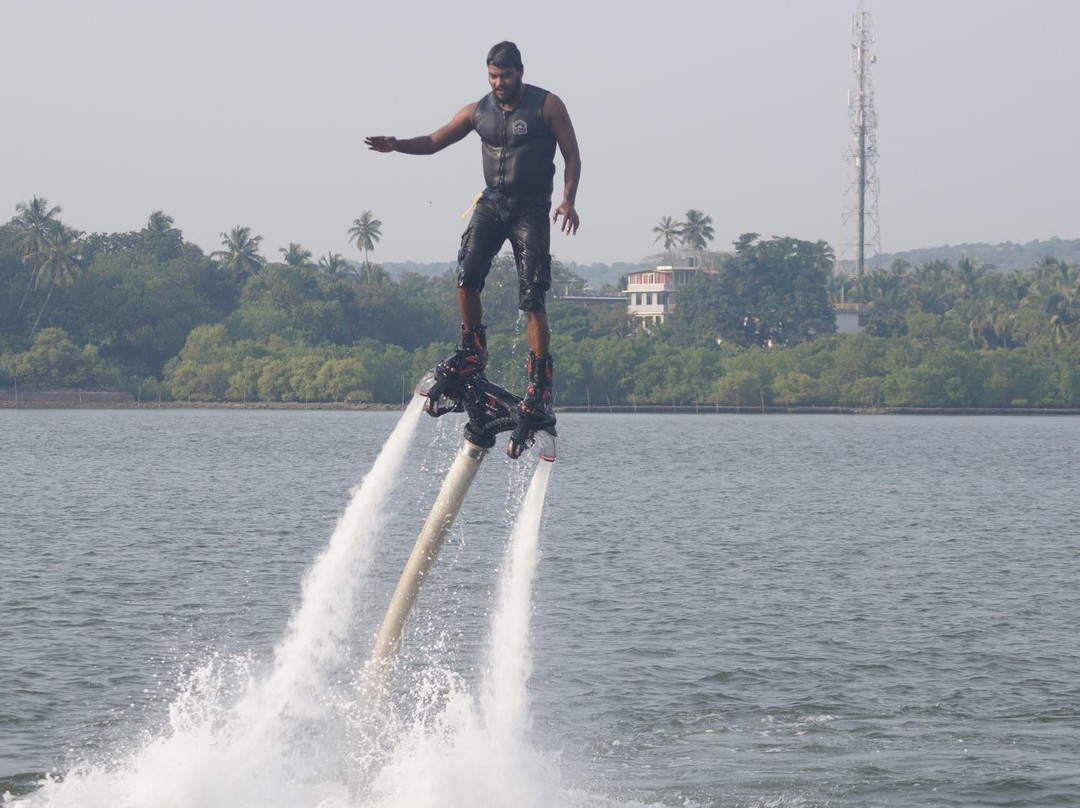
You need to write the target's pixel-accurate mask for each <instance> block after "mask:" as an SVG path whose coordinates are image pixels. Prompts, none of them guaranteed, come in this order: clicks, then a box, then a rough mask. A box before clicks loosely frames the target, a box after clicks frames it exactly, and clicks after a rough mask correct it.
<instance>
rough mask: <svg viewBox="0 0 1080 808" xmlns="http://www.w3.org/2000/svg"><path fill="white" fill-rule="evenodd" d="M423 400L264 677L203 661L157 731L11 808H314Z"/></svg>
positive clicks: (316, 575)
mask: <svg viewBox="0 0 1080 808" xmlns="http://www.w3.org/2000/svg"><path fill="white" fill-rule="evenodd" d="M423 401H424V399H423V398H421V397H420V396H416V397H414V398H413V400H412V402H411V403H410V404H409V406H408V408H407V409H406V410H405V412H404V414H403V415H402V417H401V419H400V420H399V421H398V424H397V426H396V427H395V429H394V431H393V433H392V434H391V435H390V437H389V438H388V439H387V441H386V444H385V445H384V446H383V449H382V451H381V452H380V453H379V456H378V458H377V459H376V460H375V463H374V465H373V466H372V468H371V471H370V472H369V473H368V474H367V475H366V476H365V478H364V480H363V482H362V483H361V484H360V485H358V486H357V487H356V488H355V489H354V491H353V494H352V498H351V500H350V502H349V504H348V506H347V507H346V509H345V512H344V513H343V514H342V516H341V518H340V519H339V521H338V524H337V526H336V527H335V529H334V532H333V535H332V536H331V538H330V542H329V543H328V545H327V547H326V549H325V550H323V552H322V554H321V555H320V556H319V557H318V558H317V559H316V560H315V562H314V563H313V564H312V566H311V568H310V569H309V571H308V572H307V574H306V576H305V579H304V582H303V588H302V596H301V599H300V604H299V606H298V608H297V610H296V611H295V612H294V614H293V616H292V619H291V620H290V622H289V625H288V627H287V629H286V631H285V634H284V637H283V639H282V640H281V641H280V642H279V644H278V645H277V647H276V648H275V651H274V659H273V664H272V666H271V669H270V672H269V674H267V675H260V674H259V673H257V667H258V666H257V665H256V662H255V660H252V659H249V658H246V657H211V658H210V659H207V660H206V661H204V662H203V664H202V665H200V666H199V667H198V668H197V669H196V670H195V671H193V672H192V673H190V674H189V675H187V676H186V677H185V679H184V680H183V682H182V683H181V686H180V689H179V693H178V695H177V697H176V698H175V700H174V701H173V703H172V704H171V705H170V706H169V716H168V718H169V720H168V727H167V728H166V729H165V730H164V731H162V732H160V733H158V734H156V735H150V736H148V737H145V738H142V739H139V740H137V741H135V742H134V743H133V744H132V748H131V749H130V750H128V751H127V752H126V753H125V752H119V753H117V754H116V755H115V759H113V760H110V761H107V762H104V763H101V762H94V763H87V764H83V765H81V766H79V767H77V768H76V769H74V770H73V771H71V772H69V773H68V774H67V775H65V777H64V778H63V780H62V781H60V780H49V781H47V782H46V783H45V784H44V785H43V787H42V788H41V789H40V790H39V791H37V792H35V793H34V794H32V795H30V796H29V797H27V798H26V799H25V801H20V802H19V804H20V805H22V804H24V802H25V804H26V805H27V806H43V807H47V808H68V806H71V808H128V806H130V807H131V808H171V807H172V806H177V808H180V806H184V807H185V808H187V807H188V806H199V808H217V807H218V806H220V807H221V808H240V806H248V805H251V806H256V805H258V806H274V805H282V806H285V805H288V806H303V805H312V806H314V805H316V804H318V803H319V802H320V801H321V800H323V799H325V798H326V797H327V796H333V795H334V794H335V793H340V792H341V791H342V786H341V785H340V784H339V782H340V781H339V779H337V776H338V775H340V770H341V768H342V766H343V763H342V762H341V750H343V749H344V730H343V727H342V726H341V724H342V714H343V710H342V707H341V705H342V702H343V699H346V698H348V695H349V694H348V692H347V690H346V686H347V685H348V684H349V683H350V680H349V676H348V674H347V671H346V665H345V663H346V661H347V660H348V653H347V638H348V629H349V626H350V623H351V620H352V616H353V611H354V604H355V598H356V594H357V592H358V591H359V590H360V587H361V586H362V584H363V578H364V577H365V575H366V574H367V571H368V569H369V567H370V564H371V560H372V557H373V551H374V548H375V545H376V542H377V540H378V538H379V534H380V532H381V530H382V527H383V523H384V515H385V514H386V512H387V509H386V500H387V498H388V496H389V494H390V493H391V491H392V490H393V488H394V485H395V483H396V481H397V478H398V474H399V472H400V470H401V467H402V464H403V462H404V460H405V457H406V454H407V452H408V449H409V446H410V445H411V443H412V441H413V438H414V436H415V433H416V426H417V422H418V421H419V416H420V413H421V411H422V409H423Z"/></svg>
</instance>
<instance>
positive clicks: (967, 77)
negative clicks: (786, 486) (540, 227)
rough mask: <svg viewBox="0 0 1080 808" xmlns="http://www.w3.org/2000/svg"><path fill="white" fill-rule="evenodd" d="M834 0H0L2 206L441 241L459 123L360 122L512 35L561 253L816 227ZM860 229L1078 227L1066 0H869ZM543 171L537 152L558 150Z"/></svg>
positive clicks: (463, 192)
mask: <svg viewBox="0 0 1080 808" xmlns="http://www.w3.org/2000/svg"><path fill="white" fill-rule="evenodd" d="M857 7H858V2H857V0H757V1H756V2H750V0H744V1H743V2H737V3H736V2H725V1H724V0H716V1H715V2H707V1H706V0H698V1H697V2H690V1H689V0H665V2H655V1H654V2H644V1H643V0H642V1H640V2H639V1H638V0H623V1H622V2H614V0H612V1H611V2H594V1H593V0H579V2H576V3H571V4H565V3H513V4H512V3H492V2H478V1H477V0H457V2H443V1H442V0H416V2H413V3H393V2H390V3H373V2H364V0H353V2H343V1H342V0H337V1H335V2H330V0H305V2H302V3H300V2H295V1H290V2H285V1H284V0H263V1H262V2H258V1H257V0H212V1H211V0H170V2H159V1H158V0H94V2H84V0H52V1H51V2H47V3H16V2H14V0H2V1H0V70H2V75H3V81H2V82H0V109H2V110H3V124H2V126H0V155H2V161H0V221H6V220H7V219H8V218H10V217H11V216H13V215H14V214H15V205H16V203H18V202H25V201H28V200H29V199H30V198H31V197H32V196H34V195H40V196H44V197H46V198H47V199H48V201H49V202H50V203H51V204H54V205H61V206H62V207H63V213H62V215H61V218H62V219H63V220H64V221H65V222H66V223H67V224H69V225H72V226H74V227H77V228H79V229H81V230H84V231H88V232H92V231H107V232H112V231H124V230H136V229H138V228H140V227H142V225H143V224H144V223H145V221H146V218H147V216H148V214H149V213H150V212H151V211H153V210H164V211H165V212H166V213H168V214H170V215H171V216H173V217H174V218H175V220H176V226H177V227H179V228H180V229H181V230H182V231H183V232H184V235H185V237H186V238H187V239H188V240H190V241H194V242H195V243H197V244H199V245H200V246H201V247H202V248H203V249H204V250H207V251H208V252H209V251H212V250H215V249H218V248H219V246H220V242H221V236H220V234H221V232H222V231H227V230H229V229H231V228H232V227H234V226H236V225H246V226H249V227H251V228H252V231H253V232H254V233H256V234H261V235H262V236H263V237H264V241H263V250H262V252H263V254H264V255H265V256H266V257H267V258H269V259H277V258H279V257H280V254H279V252H278V249H279V248H281V247H285V246H287V245H288V243H289V242H292V241H295V242H299V243H300V244H302V245H303V246H304V247H306V248H307V249H309V250H311V251H312V252H313V253H314V254H315V255H316V256H322V255H326V254H327V253H328V252H339V253H342V254H344V255H345V256H346V257H349V258H356V257H359V255H360V254H359V253H358V252H357V251H356V249H355V248H354V247H353V246H352V245H350V244H349V242H348V238H347V235H346V231H347V229H348V227H349V225H350V223H351V222H352V220H353V219H355V218H356V217H357V216H359V215H360V213H361V212H362V211H364V210H368V209H370V210H372V211H373V212H374V213H375V215H376V217H378V218H379V219H381V220H382V223H383V239H382V242H381V243H380V244H379V246H378V248H377V250H376V252H375V254H374V258H375V260H382V261H404V260H410V259H411V260H415V261H421V262H427V261H443V260H445V261H447V262H448V263H449V262H451V261H453V259H454V256H455V255H456V252H457V245H458V240H459V237H460V234H461V230H462V228H463V224H464V223H463V221H462V220H461V219H460V218H459V217H460V215H461V213H462V211H464V210H465V208H466V207H467V206H468V205H469V203H470V202H471V200H472V198H473V196H474V195H475V194H476V192H477V191H479V190H480V188H481V187H482V185H483V183H482V177H481V171H480V148H479V141H478V140H477V138H476V136H475V135H471V136H470V137H469V138H468V139H466V140H465V141H463V142H462V143H459V144H457V145H456V146H453V147H451V148H450V149H448V150H446V151H444V152H442V153H441V154H438V155H435V156H432V157H408V156H405V155H399V154H392V155H383V154H377V153H375V152H371V151H368V150H366V149H365V148H364V147H363V143H362V140H363V137H364V136H365V135H369V134H392V135H398V136H401V137H408V136H413V135H418V134H426V133H428V132H430V131H432V130H434V129H435V128H437V127H438V126H441V125H442V124H443V123H445V122H446V121H448V120H449V119H450V117H451V116H452V115H453V113H454V112H456V111H457V110H458V109H460V108H461V107H462V106H464V105H465V104H466V103H469V102H471V101H475V100H477V99H478V98H480V97H481V96H482V95H483V94H484V93H486V92H487V90H488V87H487V83H486V71H485V67H484V57H485V55H486V52H487V50H488V48H489V47H490V46H491V45H492V44H494V43H495V42H497V41H499V40H502V39H512V40H514V41H516V42H517V43H518V45H519V46H520V48H521V51H522V55H523V59H524V62H525V77H526V80H527V81H529V82H531V83H534V84H538V85H540V86H542V87H546V88H547V89H550V90H552V91H553V92H555V93H557V94H558V95H559V96H560V97H561V98H562V99H563V101H565V102H566V105H567V108H568V109H569V111H570V114H571V117H572V119H573V121H574V125H575V128H576V129H577V133H578V139H579V141H580V143H581V150H582V159H583V165H584V168H583V173H582V182H581V190H580V193H579V196H578V209H579V212H580V214H581V220H582V225H581V230H580V232H579V233H578V235H577V236H576V237H572V238H568V237H564V236H561V235H560V234H553V247H552V251H553V253H554V254H555V255H556V256H557V257H558V258H560V259H562V260H566V261H578V262H582V263H591V262H596V261H599V262H608V263H609V262H614V261H636V260H639V259H641V258H643V257H644V256H646V255H649V254H652V253H653V252H655V251H656V249H657V248H656V247H655V246H654V244H653V238H654V235H653V233H652V232H651V230H652V228H653V226H654V225H655V224H656V223H657V222H658V221H659V219H660V218H661V217H662V216H665V215H670V216H674V217H676V218H678V217H681V216H682V214H683V213H684V212H685V211H686V210H687V209H688V208H691V207H693V208H698V209H700V210H703V211H705V212H706V213H708V214H710V215H711V216H712V217H713V220H714V222H715V228H716V241H715V242H714V247H715V248H716V249H726V248H728V247H729V246H730V244H731V242H732V241H733V240H734V239H735V238H737V237H738V235H739V234H740V233H744V232H748V231H753V232H758V233H761V234H762V235H765V236H772V235H790V236H795V237H798V238H805V239H809V240H817V239H823V240H826V241H828V242H830V243H833V244H835V243H837V241H838V237H839V234H840V223H841V214H842V201H843V191H844V184H845V172H844V163H843V158H844V154H845V151H846V149H847V145H848V120H847V91H848V88H849V87H850V86H851V39H852V37H851V17H852V14H853V12H854V11H855V10H856V9H857ZM865 7H866V10H867V11H869V12H870V13H871V14H872V15H873V18H874V34H875V38H876V40H877V42H876V45H875V53H876V55H877V57H878V61H877V63H876V64H875V65H874V73H873V78H874V86H875V91H876V106H877V111H878V115H879V118H880V122H881V124H880V128H879V130H878V149H879V154H880V157H879V161H878V173H879V177H880V182H881V197H880V221H881V235H882V246H883V248H884V250H885V251H887V252H892V251H897V250H903V249H909V248H916V247H929V246H936V245H940V244H947V243H948V244H958V243H962V242H969V241H970V242H977V241H984V242H993V243H996V242H1000V241H1016V242H1023V241H1029V240H1032V239H1041V238H1049V237H1053V236H1058V237H1061V238H1076V237H1080V222H1078V218H1077V214H1078V208H1080V204H1078V202H1077V191H1076V188H1077V186H1078V184H1080V147H1078V146H1077V143H1078V141H1080V105H1078V104H1077V98H1078V97H1080V86H1078V85H1080V81H1078V76H1080V68H1078V67H1077V59H1076V41H1077V36H1078V32H1080V3H1078V2H1075V0H1034V1H1033V2H1026V3H1022V2H1019V0H905V1H904V2H902V3H901V2H895V1H894V2H888V3H887V2H885V0H867V2H866V4H865ZM558 171H559V174H558V181H557V188H558V186H559V182H561V175H562V163H561V160H560V161H559V168H558Z"/></svg>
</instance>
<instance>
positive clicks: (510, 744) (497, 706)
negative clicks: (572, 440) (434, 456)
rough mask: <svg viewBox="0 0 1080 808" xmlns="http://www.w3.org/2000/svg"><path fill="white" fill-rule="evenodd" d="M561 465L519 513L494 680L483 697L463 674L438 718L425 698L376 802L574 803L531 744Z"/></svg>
mask: <svg viewBox="0 0 1080 808" xmlns="http://www.w3.org/2000/svg"><path fill="white" fill-rule="evenodd" d="M551 468H552V463H550V462H547V461H540V462H539V463H538V465H537V468H536V470H535V472H534V473H533V477H532V481H531V483H530V485H529V490H528V492H527V493H526V495H525V499H524V502H523V503H522V505H521V508H520V510H519V515H518V518H517V520H516V522H515V525H514V528H513V530H512V537H511V542H510V545H509V547H508V548H507V552H506V559H505V562H506V563H505V564H504V565H503V572H502V575H501V577H500V581H499V594H498V599H497V604H496V609H495V615H494V618H493V620H492V626H491V635H490V642H489V651H488V663H487V669H486V672H485V677H484V678H485V681H484V684H483V688H482V693H481V694H480V695H479V698H474V697H473V696H472V695H471V694H469V693H468V692H467V690H466V688H465V686H464V684H463V683H462V682H461V680H460V679H458V678H456V677H454V676H452V675H451V676H444V677H441V678H440V677H433V678H435V679H437V680H438V681H437V682H436V683H435V685H434V686H435V687H436V688H437V689H438V688H443V689H447V688H448V689H449V692H448V693H445V692H444V693H443V695H442V698H441V703H442V709H441V711H440V712H439V713H438V714H437V715H435V716H434V717H430V716H425V715H423V714H422V713H423V708H422V706H421V705H423V704H424V703H430V702H429V701H428V700H426V699H425V696H424V694H422V693H421V694H416V706H417V715H416V716H414V718H413V722H412V724H411V726H409V727H408V728H407V729H405V730H403V731H402V732H401V733H400V735H399V737H398V738H397V743H396V745H395V748H394V750H393V753H392V754H391V756H390V758H389V760H388V761H387V762H386V763H385V765H384V766H383V767H382V769H381V771H380V772H379V773H378V776H377V777H376V778H375V780H374V782H373V787H372V789H371V790H370V791H369V792H368V794H367V796H366V802H365V806H366V807H368V808H397V807H398V806H405V805H407V806H410V808H445V806H451V805H468V806H470V808H473V807H475V808H555V806H564V805H567V804H568V803H567V799H566V797H567V795H566V794H565V793H564V792H562V791H561V788H560V783H559V776H558V769H557V767H556V766H555V765H554V764H553V762H552V761H551V760H549V759H548V758H546V757H545V756H544V755H543V754H541V753H540V752H538V751H536V750H535V749H533V748H532V747H530V745H529V744H528V742H527V738H526V732H527V729H528V724H529V717H528V699H527V685H528V679H529V674H530V672H531V669H532V664H531V658H530V654H529V645H530V643H529V627H530V622H531V620H530V618H531V603H532V582H533V578H534V576H535V572H536V567H537V563H538V561H539V558H540V543H539V539H540V525H541V517H542V515H543V508H544V500H545V497H546V494H547V487H548V482H549V480H550V476H551Z"/></svg>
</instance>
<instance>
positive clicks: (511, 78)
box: [488, 65, 521, 104]
mask: <svg viewBox="0 0 1080 808" xmlns="http://www.w3.org/2000/svg"><path fill="white" fill-rule="evenodd" d="M488 84H490V85H491V89H492V91H493V92H494V93H495V100H497V101H498V102H499V103H500V104H504V103H508V102H510V101H514V100H515V99H516V98H517V95H518V92H519V91H520V90H521V72H520V71H519V70H518V69H517V68H516V67H497V66H496V65H488Z"/></svg>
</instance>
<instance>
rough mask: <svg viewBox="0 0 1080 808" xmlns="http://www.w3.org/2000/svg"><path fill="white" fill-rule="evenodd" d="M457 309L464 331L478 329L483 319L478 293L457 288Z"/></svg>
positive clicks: (473, 290) (482, 309) (460, 287)
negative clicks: (459, 310) (459, 312)
mask: <svg viewBox="0 0 1080 808" xmlns="http://www.w3.org/2000/svg"><path fill="white" fill-rule="evenodd" d="M458 308H459V309H461V326H462V328H463V329H464V330H465V331H475V330H476V329H478V328H479V327H480V325H481V321H482V320H483V317H484V308H483V306H482V305H481V303H480V293H479V292H478V291H476V290H475V289H468V288H466V287H464V286H459V287H458Z"/></svg>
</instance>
